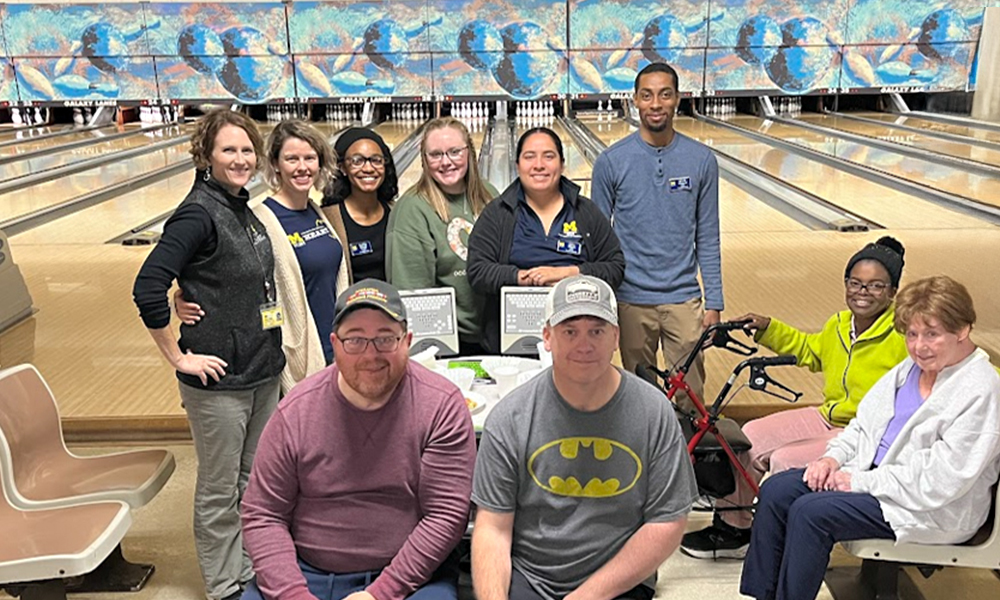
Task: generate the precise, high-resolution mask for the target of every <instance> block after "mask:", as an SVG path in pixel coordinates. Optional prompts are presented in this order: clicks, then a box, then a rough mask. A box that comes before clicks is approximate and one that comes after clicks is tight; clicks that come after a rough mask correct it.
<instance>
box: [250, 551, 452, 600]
mask: <svg viewBox="0 0 1000 600" xmlns="http://www.w3.org/2000/svg"><path fill="white" fill-rule="evenodd" d="M299 568H300V569H301V570H302V575H303V576H305V578H306V586H307V587H308V588H309V593H310V594H312V595H313V596H316V597H317V598H319V600H342V599H343V598H345V597H347V596H349V595H351V594H353V593H354V592H360V591H362V590H364V589H365V588H367V587H368V586H369V585H371V583H372V582H373V581H375V579H376V578H377V577H378V576H379V573H381V571H361V572H359V573H343V574H340V575H337V574H335V573H327V572H325V571H321V570H320V569H317V568H316V567H314V566H312V565H310V564H307V563H305V562H303V561H302V560H301V559H300V560H299ZM409 598H410V600H457V599H458V567H457V564H455V562H454V561H453V560H452V559H448V560H445V562H444V564H442V565H441V567H440V568H439V569H438V570H437V571H436V572H435V573H434V575H433V576H432V577H431V580H430V581H428V582H427V583H425V584H424V585H423V586H421V587H420V588H417V590H416V591H415V592H413V593H412V594H410V596H409ZM241 600H278V599H277V598H267V599H265V597H264V595H263V594H262V593H261V591H260V588H259V587H257V579H256V578H254V580H253V581H251V582H250V585H248V586H247V589H246V590H245V591H244V592H243V596H242V599H241Z"/></svg>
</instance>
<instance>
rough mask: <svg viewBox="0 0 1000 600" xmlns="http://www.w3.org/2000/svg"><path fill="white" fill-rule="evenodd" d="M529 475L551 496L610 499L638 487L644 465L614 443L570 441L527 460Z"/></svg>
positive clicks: (547, 446)
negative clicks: (636, 485) (637, 483)
mask: <svg viewBox="0 0 1000 600" xmlns="http://www.w3.org/2000/svg"><path fill="white" fill-rule="evenodd" d="M528 472H529V473H530V474H531V478H532V479H533V480H534V481H535V484H536V485H537V486H538V487H540V488H542V489H543V490H545V491H547V492H550V493H552V494H556V495H559V496H571V497H578V498H610V497H613V496H618V495H619V494H624V493H625V492H627V491H629V490H630V489H632V488H633V487H634V486H635V484H636V482H638V481H639V476H640V475H641V474H642V461H641V460H639V457H638V456H637V455H636V453H635V452H633V451H632V449H631V448H629V447H628V446H626V445H624V444H622V443H621V442H617V441H615V440H609V439H605V438H597V437H568V438H563V439H560V440H555V441H552V442H549V443H547V444H545V445H543V446H541V447H540V448H538V449H537V450H535V451H534V452H533V453H532V454H531V457H530V458H529V459H528Z"/></svg>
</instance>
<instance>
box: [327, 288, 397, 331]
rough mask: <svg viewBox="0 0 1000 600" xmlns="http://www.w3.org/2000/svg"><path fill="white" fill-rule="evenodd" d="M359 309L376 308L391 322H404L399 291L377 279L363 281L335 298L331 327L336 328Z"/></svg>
mask: <svg viewBox="0 0 1000 600" xmlns="http://www.w3.org/2000/svg"><path fill="white" fill-rule="evenodd" d="M359 308H376V309H378V310H381V311H382V312H384V313H385V314H386V315H388V316H389V318H390V319H392V320H393V321H397V322H399V323H402V322H404V321H406V307H405V306H403V300H402V298H400V297H399V291H398V290H396V288H394V287H393V286H391V285H389V284H388V283H386V282H384V281H380V280H378V279H363V280H361V281H359V282H357V283H355V284H354V285H352V286H351V287H349V288H347V289H346V290H344V293H342V294H341V295H340V296H337V306H336V313H337V314H336V316H335V317H334V318H333V326H334V327H336V326H337V324H338V323H340V322H341V321H342V320H343V319H344V317H345V316H346V315H347V314H348V313H350V312H351V311H353V310H356V309H359Z"/></svg>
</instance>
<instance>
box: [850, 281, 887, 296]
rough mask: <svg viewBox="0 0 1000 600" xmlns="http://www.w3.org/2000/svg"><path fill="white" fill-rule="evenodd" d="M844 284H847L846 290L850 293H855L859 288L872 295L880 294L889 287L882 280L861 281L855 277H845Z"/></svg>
mask: <svg viewBox="0 0 1000 600" xmlns="http://www.w3.org/2000/svg"><path fill="white" fill-rule="evenodd" d="M844 284H845V285H846V286H847V291H848V292H850V293H852V294H857V293H858V292H860V291H861V290H866V291H867V292H868V293H869V294H871V295H872V296H881V295H882V294H884V293H885V291H886V290H887V289H889V284H888V283H885V282H882V281H872V282H871V283H861V282H860V281H858V280H857V279H845V280H844Z"/></svg>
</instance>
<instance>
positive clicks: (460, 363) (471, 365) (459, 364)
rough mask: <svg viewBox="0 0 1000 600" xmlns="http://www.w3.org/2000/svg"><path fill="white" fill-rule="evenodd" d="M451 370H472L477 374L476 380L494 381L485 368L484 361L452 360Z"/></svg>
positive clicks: (449, 365)
mask: <svg viewBox="0 0 1000 600" xmlns="http://www.w3.org/2000/svg"><path fill="white" fill-rule="evenodd" d="M448 368H449V369H461V368H465V369H472V370H473V371H475V372H476V379H492V378H491V377H490V374H489V373H488V372H487V371H486V369H484V368H483V363H482V361H478V360H451V361H448Z"/></svg>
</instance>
